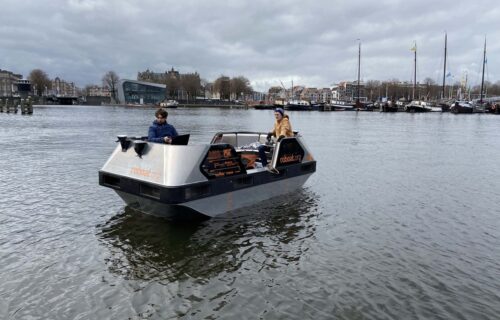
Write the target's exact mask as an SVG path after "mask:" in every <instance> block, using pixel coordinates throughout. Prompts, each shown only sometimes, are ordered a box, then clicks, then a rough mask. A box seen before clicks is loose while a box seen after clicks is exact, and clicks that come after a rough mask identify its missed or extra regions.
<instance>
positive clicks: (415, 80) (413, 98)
mask: <svg viewBox="0 0 500 320" xmlns="http://www.w3.org/2000/svg"><path fill="white" fill-rule="evenodd" d="M413 49H414V50H413V52H414V54H415V58H414V66H413V69H414V70H413V93H412V100H415V88H416V87H417V42H416V41H415V46H414V47H413Z"/></svg>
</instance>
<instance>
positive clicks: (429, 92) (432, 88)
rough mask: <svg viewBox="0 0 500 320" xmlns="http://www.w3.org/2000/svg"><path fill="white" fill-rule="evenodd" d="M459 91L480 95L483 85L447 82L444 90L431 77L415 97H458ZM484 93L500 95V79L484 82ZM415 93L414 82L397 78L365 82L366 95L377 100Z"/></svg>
mask: <svg viewBox="0 0 500 320" xmlns="http://www.w3.org/2000/svg"><path fill="white" fill-rule="evenodd" d="M458 93H460V94H461V95H462V96H463V97H468V96H469V95H470V96H471V97H478V96H479V95H480V93H481V85H474V86H467V87H466V88H465V87H464V86H463V85H462V83H460V82H458V81H457V82H454V83H452V84H446V85H445V88H444V91H443V86H442V84H438V83H436V82H435V81H434V80H433V79H431V78H426V79H425V80H424V81H423V82H422V83H418V84H417V86H416V90H415V98H416V99H417V98H419V99H427V100H438V99H442V98H444V99H446V98H448V97H451V98H456V97H457V95H458ZM483 93H486V94H487V95H488V96H500V81H497V82H496V83H492V82H490V81H485V82H484V87H483ZM412 94H413V84H412V83H404V84H402V83H401V82H400V81H399V80H397V79H392V80H389V81H379V80H368V81H366V83H365V95H366V97H367V98H368V100H371V101H375V100H377V99H378V98H379V97H388V98H391V99H398V98H408V99H411V98H412Z"/></svg>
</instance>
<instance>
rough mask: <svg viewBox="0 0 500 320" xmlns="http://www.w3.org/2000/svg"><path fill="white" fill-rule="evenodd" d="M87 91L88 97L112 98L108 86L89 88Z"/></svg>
mask: <svg viewBox="0 0 500 320" xmlns="http://www.w3.org/2000/svg"><path fill="white" fill-rule="evenodd" d="M86 91H87V92H86V94H87V96H88V97H111V91H110V90H109V87H108V86H103V87H100V86H96V85H93V86H87V87H86Z"/></svg>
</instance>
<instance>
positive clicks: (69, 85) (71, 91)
mask: <svg viewBox="0 0 500 320" xmlns="http://www.w3.org/2000/svg"><path fill="white" fill-rule="evenodd" d="M51 88H52V89H50V90H49V91H48V93H49V95H54V96H56V97H76V96H77V87H76V86H75V84H74V83H73V82H68V81H65V80H63V79H61V78H59V77H56V78H55V79H54V80H52V81H51Z"/></svg>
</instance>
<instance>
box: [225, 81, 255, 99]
mask: <svg viewBox="0 0 500 320" xmlns="http://www.w3.org/2000/svg"><path fill="white" fill-rule="evenodd" d="M230 90H231V94H233V95H234V96H235V97H240V95H241V94H250V93H252V91H253V89H252V86H251V85H250V81H249V80H248V79H247V78H245V77H243V76H239V77H236V78H232V79H231V81H230Z"/></svg>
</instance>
